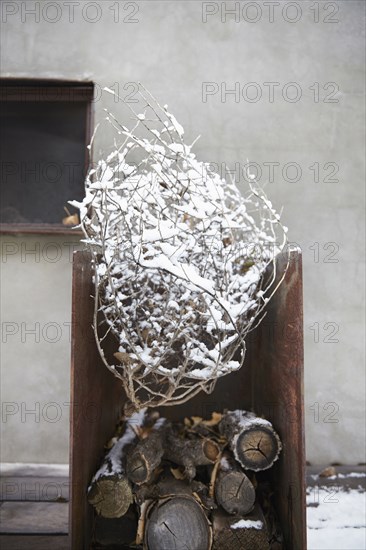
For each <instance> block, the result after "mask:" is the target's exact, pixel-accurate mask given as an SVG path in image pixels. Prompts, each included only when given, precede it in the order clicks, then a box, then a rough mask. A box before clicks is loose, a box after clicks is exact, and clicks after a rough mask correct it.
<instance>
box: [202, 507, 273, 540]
mask: <svg viewBox="0 0 366 550" xmlns="http://www.w3.org/2000/svg"><path fill="white" fill-rule="evenodd" d="M212 528H213V545H212V550H269V542H268V533H267V527H266V522H265V519H264V516H263V513H262V511H261V509H260V508H259V506H258V505H256V507H255V509H254V510H253V512H252V513H251V514H249V515H247V516H245V518H243V517H241V516H229V515H228V514H226V513H225V512H223V511H222V510H215V511H214V512H213V517H212Z"/></svg>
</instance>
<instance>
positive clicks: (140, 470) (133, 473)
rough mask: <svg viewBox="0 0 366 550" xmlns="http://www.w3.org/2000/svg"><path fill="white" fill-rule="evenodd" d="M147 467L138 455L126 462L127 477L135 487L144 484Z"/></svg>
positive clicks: (147, 472)
mask: <svg viewBox="0 0 366 550" xmlns="http://www.w3.org/2000/svg"><path fill="white" fill-rule="evenodd" d="M149 470H150V469H149V465H148V463H147V461H146V458H145V457H144V456H142V455H141V454H139V453H136V454H135V455H133V456H132V458H131V459H130V460H128V462H127V476H128V478H129V479H130V480H131V481H132V482H133V483H136V484H137V485H141V484H142V483H145V482H146V481H147V479H148V478H149Z"/></svg>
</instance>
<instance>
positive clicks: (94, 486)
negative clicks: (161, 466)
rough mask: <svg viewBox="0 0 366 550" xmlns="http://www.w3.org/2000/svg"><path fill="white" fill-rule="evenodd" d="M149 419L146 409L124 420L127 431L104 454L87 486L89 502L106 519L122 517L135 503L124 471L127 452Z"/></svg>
mask: <svg viewBox="0 0 366 550" xmlns="http://www.w3.org/2000/svg"><path fill="white" fill-rule="evenodd" d="M145 420H146V414H145V410H144V411H141V412H140V413H135V414H133V415H132V416H131V417H130V418H129V419H128V420H127V421H126V423H125V431H124V434H123V435H122V436H121V437H120V438H119V439H118V440H117V441H116V442H115V443H114V445H113V447H112V448H111V449H110V451H109V452H108V453H107V454H106V456H105V457H104V460H103V463H102V465H101V467H100V468H99V470H98V471H97V472H96V474H95V475H94V477H93V479H92V481H91V483H90V486H89V488H88V501H89V502H90V504H92V505H93V506H94V508H95V510H96V512H97V513H98V514H100V515H101V516H103V517H105V518H119V517H121V516H123V515H124V514H125V513H126V512H127V510H128V508H129V506H130V504H131V503H132V502H133V495H132V488H131V484H130V482H129V480H128V478H127V476H126V472H125V464H124V463H125V455H126V453H127V452H128V450H129V449H130V447H131V446H132V445H133V444H135V443H136V441H137V435H136V429H137V428H138V427H141V426H142V425H143V423H144V422H145Z"/></svg>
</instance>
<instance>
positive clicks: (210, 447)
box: [203, 439, 220, 463]
mask: <svg viewBox="0 0 366 550" xmlns="http://www.w3.org/2000/svg"><path fill="white" fill-rule="evenodd" d="M203 452H204V454H205V456H206V457H207V460H209V461H210V462H212V463H214V462H216V460H217V458H218V456H219V454H220V447H219V446H218V444H217V443H216V442H215V441H212V440H211V439H205V440H204V443H203Z"/></svg>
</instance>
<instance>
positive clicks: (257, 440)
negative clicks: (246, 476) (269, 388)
mask: <svg viewBox="0 0 366 550" xmlns="http://www.w3.org/2000/svg"><path fill="white" fill-rule="evenodd" d="M219 429H220V432H221V433H222V435H224V436H225V437H226V439H227V440H228V441H229V443H230V447H231V449H232V451H233V453H234V456H235V458H236V460H237V461H238V462H240V464H241V465H242V466H243V468H245V469H248V470H253V471H254V472H258V471H260V470H267V469H268V468H270V467H271V466H272V465H273V463H274V462H275V461H276V460H277V459H278V457H279V454H280V451H281V448H282V445H281V441H280V438H279V436H278V435H277V433H276V432H275V430H274V429H273V427H272V424H271V423H270V422H269V421H268V420H264V419H263V418H260V417H257V416H255V414H253V413H251V412H247V411H240V410H237V411H228V412H226V413H225V414H224V416H223V418H222V420H221V422H220V425H219Z"/></svg>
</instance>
